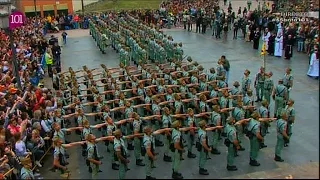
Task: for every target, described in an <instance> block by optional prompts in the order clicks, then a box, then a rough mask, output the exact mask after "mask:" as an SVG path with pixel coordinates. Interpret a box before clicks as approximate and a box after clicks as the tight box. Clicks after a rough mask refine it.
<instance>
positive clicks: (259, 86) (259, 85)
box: [254, 67, 265, 102]
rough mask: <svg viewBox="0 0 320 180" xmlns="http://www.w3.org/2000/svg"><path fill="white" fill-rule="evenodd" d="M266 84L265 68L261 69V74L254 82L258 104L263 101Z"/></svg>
mask: <svg viewBox="0 0 320 180" xmlns="http://www.w3.org/2000/svg"><path fill="white" fill-rule="evenodd" d="M264 82H265V73H264V68H263V67H261V68H260V72H258V74H257V75H256V79H255V81H254V87H255V88H256V95H257V100H256V102H260V101H262V97H263V94H264Z"/></svg>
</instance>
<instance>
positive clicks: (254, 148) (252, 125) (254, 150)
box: [247, 118, 260, 165]
mask: <svg viewBox="0 0 320 180" xmlns="http://www.w3.org/2000/svg"><path fill="white" fill-rule="evenodd" d="M247 126H248V127H247V130H248V131H250V132H251V133H252V134H253V135H252V137H251V138H250V164H254V162H256V164H257V163H258V162H257V158H258V153H259V149H260V144H259V141H258V138H257V136H256V133H258V132H260V122H259V121H257V120H255V119H253V118H251V119H250V121H249V123H248V125H247ZM259 165H260V164H259Z"/></svg>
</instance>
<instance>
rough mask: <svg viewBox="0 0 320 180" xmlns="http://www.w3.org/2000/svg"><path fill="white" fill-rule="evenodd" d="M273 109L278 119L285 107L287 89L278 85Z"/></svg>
mask: <svg viewBox="0 0 320 180" xmlns="http://www.w3.org/2000/svg"><path fill="white" fill-rule="evenodd" d="M274 91H275V107H274V112H275V115H276V116H277V117H278V116H279V115H280V113H281V111H282V110H283V108H284V106H285V100H286V93H287V88H286V87H285V86H284V85H283V84H278V85H277V86H276V87H275V89H274Z"/></svg>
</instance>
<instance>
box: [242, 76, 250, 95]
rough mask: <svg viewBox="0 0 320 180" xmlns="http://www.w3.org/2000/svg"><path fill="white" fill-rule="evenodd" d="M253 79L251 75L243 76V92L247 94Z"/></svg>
mask: <svg viewBox="0 0 320 180" xmlns="http://www.w3.org/2000/svg"><path fill="white" fill-rule="evenodd" d="M250 84H251V79H250V78H249V77H243V78H242V81H241V88H242V94H246V93H247V90H248V88H249V87H250Z"/></svg>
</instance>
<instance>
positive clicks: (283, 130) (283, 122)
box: [274, 110, 290, 162]
mask: <svg viewBox="0 0 320 180" xmlns="http://www.w3.org/2000/svg"><path fill="white" fill-rule="evenodd" d="M287 120H288V117H287V112H286V111H285V110H283V111H282V112H281V119H278V120H277V122H276V124H277V144H276V147H275V157H274V160H275V161H279V162H283V161H284V160H283V159H282V158H281V151H282V149H283V146H284V145H285V142H286V141H288V140H289V138H290V137H289V136H288V134H287Z"/></svg>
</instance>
